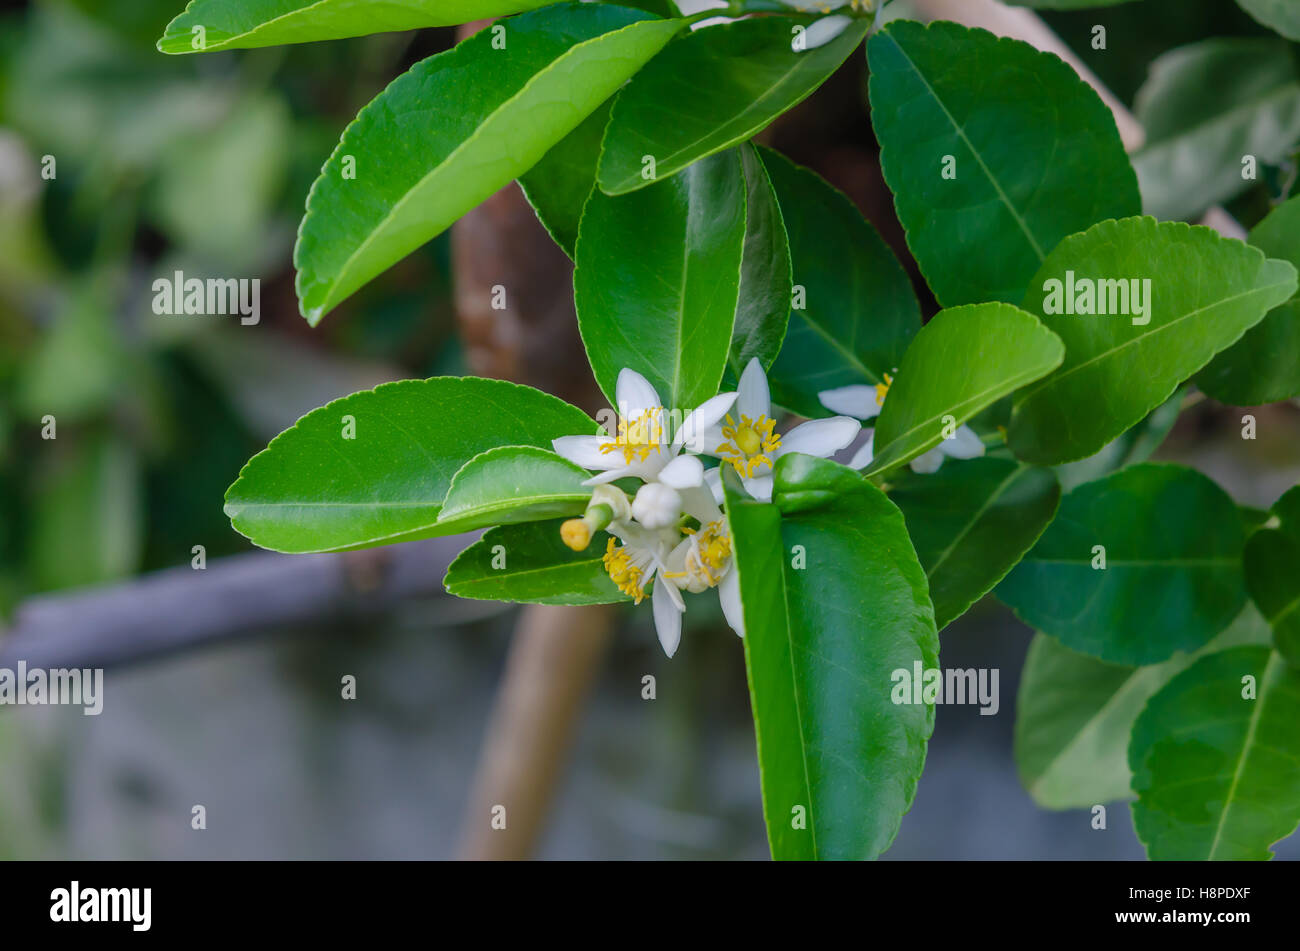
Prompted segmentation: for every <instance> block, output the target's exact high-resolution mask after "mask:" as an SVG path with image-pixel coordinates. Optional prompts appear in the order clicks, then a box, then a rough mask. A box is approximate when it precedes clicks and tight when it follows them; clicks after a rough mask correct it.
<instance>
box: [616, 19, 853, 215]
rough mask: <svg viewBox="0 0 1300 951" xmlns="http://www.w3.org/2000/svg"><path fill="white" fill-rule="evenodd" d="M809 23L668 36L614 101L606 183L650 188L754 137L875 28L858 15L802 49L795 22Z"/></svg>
mask: <svg viewBox="0 0 1300 951" xmlns="http://www.w3.org/2000/svg"><path fill="white" fill-rule="evenodd" d="M803 22H806V21H803ZM803 22H801V21H799V20H793V19H790V18H788V17H752V18H749V19H744V20H736V21H733V22H731V23H723V24H719V25H716V26H709V27H705V28H703V29H698V30H694V31H692V32H690V33H686V34H684V35H683V36H681V37H679V38H678V39H677V40H675V41H673V42H672V43H669V44H668V46H667V47H666V48H665V49H664V51H663V52H662V53H660V54H659V55H658V56H656V57H655V58H654V59H653V60H651V62H650V63H649V64H648V65H647V66H646V67H645V69H643V70H641V72H639V73H637V75H636V76H635V77H634V78H633V79H632V81H631V82H630V83H628V85H627V88H626V89H624V90H623V91H622V92H621V93H619V96H618V99H617V100H616V101H615V103H614V114H613V116H612V118H611V119H610V122H609V131H608V132H606V134H605V147H604V150H603V151H602V153H601V156H600V173H599V180H600V187H601V190H602V191H604V192H606V193H607V194H610V195H617V194H621V193H623V192H629V191H632V190H634V189H637V188H644V187H645V186H646V185H648V184H650V182H652V181H655V180H656V179H657V180H660V181H662V180H663V179H665V178H668V177H669V176H670V175H675V174H677V173H678V172H680V171H681V170H682V169H684V168H686V167H687V166H688V165H690V164H691V163H692V162H695V161H697V160H699V159H701V158H703V157H704V156H706V155H712V154H713V153H714V152H720V151H722V150H723V149H725V148H727V147H728V146H732V145H735V144H736V143H738V142H744V141H745V140H747V139H749V138H750V137H751V136H753V135H756V134H757V133H758V132H760V131H762V130H763V129H764V128H765V127H766V126H767V124H768V123H769V122H771V121H772V120H773V119H775V118H776V117H777V116H779V115H780V114H781V113H783V112H785V111H786V110H787V109H789V108H791V107H792V106H794V105H795V104H796V103H799V102H801V101H803V99H804V98H805V97H807V96H808V95H809V94H810V93H811V92H812V91H813V90H814V89H816V88H817V87H818V86H820V85H821V84H822V83H823V82H825V81H826V79H827V78H828V77H829V76H830V75H831V73H833V72H835V70H836V68H837V67H838V66H839V65H840V63H842V62H844V60H845V58H847V57H848V55H849V53H851V52H852V51H853V50H854V49H855V48H856V47H857V45H858V44H859V43H861V42H862V38H863V37H864V36H866V35H867V29H868V27H869V26H870V24H869V23H868V21H866V20H857V21H855V22H854V23H852V24H850V25H849V26H848V28H847V29H845V30H844V32H843V33H841V34H840V35H839V36H837V37H836V38H835V39H833V40H831V41H830V42H829V43H827V44H825V45H824V46H819V47H817V48H815V49H811V50H806V51H804V52H798V53H796V52H795V51H794V50H792V49H791V45H790V44H791V38H792V28H793V27H794V26H795V25H803ZM646 157H651V158H653V159H654V162H655V171H654V175H655V177H654V178H648V177H645V176H643V170H644V169H645V167H646V166H645V165H644V164H643V162H644V160H645V158H646Z"/></svg>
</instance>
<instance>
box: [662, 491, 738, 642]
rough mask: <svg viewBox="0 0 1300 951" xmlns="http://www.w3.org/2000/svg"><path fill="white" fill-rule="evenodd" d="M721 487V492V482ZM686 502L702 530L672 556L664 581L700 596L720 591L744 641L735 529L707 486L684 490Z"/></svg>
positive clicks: (725, 611) (733, 626) (724, 608)
mask: <svg viewBox="0 0 1300 951" xmlns="http://www.w3.org/2000/svg"><path fill="white" fill-rule="evenodd" d="M712 471H714V472H716V471H717V470H712ZM718 486H719V489H720V488H721V483H720V482H719V483H718ZM682 499H683V502H684V504H685V506H686V512H687V514H689V515H692V516H694V517H695V518H697V519H698V520H699V522H700V529H699V531H697V532H692V533H691V534H689V535H687V537H686V538H684V539H682V540H681V541H680V542H678V543H677V546H676V547H675V548H673V550H672V551H671V552H670V553H669V555H668V571H667V572H666V573H665V574H664V576H663V577H665V578H667V579H668V580H669V581H672V582H674V583H675V584H676V585H678V587H680V588H683V589H685V590H686V591H690V592H693V593H696V594H698V593H699V592H701V591H707V590H708V589H709V588H717V589H718V601H719V603H720V604H721V605H722V614H723V616H724V617H725V618H726V619H727V624H729V625H730V626H731V629H732V630H733V631H735V632H736V634H738V635H739V636H740V637H744V636H745V616H744V611H743V609H742V607H741V603H740V576H739V574H738V573H737V572H736V568H735V562H734V559H733V558H732V551H733V546H732V542H731V526H730V525H729V524H728V522H727V518H726V516H725V515H723V514H722V509H721V508H719V507H718V502H717V500H716V498H715V497H714V493H713V490H712V489H711V488H710V487H709V486H708V485H707V484H702V485H698V486H694V487H692V488H689V489H685V490H683V492H682Z"/></svg>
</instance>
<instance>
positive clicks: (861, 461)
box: [849, 429, 876, 469]
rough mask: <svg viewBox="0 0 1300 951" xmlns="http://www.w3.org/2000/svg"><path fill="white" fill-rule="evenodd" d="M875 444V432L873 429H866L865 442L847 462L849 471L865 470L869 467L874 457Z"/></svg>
mask: <svg viewBox="0 0 1300 951" xmlns="http://www.w3.org/2000/svg"><path fill="white" fill-rule="evenodd" d="M875 442H876V431H875V430H874V429H868V430H867V441H866V442H864V443H863V444H862V445H861V446H859V447H858V451H857V452H855V453H854V454H853V458H852V459H850V460H849V468H850V469H865V468H866V467H867V466H869V465H871V460H872V459H874V458H875V457H876V451H875V448H874V444H875Z"/></svg>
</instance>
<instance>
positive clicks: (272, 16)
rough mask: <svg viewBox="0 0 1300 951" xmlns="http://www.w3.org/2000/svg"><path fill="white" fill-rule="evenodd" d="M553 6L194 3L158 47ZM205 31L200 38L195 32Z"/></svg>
mask: <svg viewBox="0 0 1300 951" xmlns="http://www.w3.org/2000/svg"><path fill="white" fill-rule="evenodd" d="M548 2H549V0H190V3H189V5H188V6H187V7H186V8H185V12H184V13H182V14H181V15H180V16H178V17H177V18H176V19H174V20H172V22H171V23H169V24H167V29H166V31H165V32H164V33H163V35H162V38H161V39H160V40H159V41H158V49H159V50H161V51H162V52H164V53H195V52H212V51H214V50H228V49H249V48H252V47H258V46H279V45H280V44H283V43H314V42H316V41H318V40H337V39H342V38H344V37H349V36H369V35H370V34H371V33H388V32H395V31H398V30H418V29H422V28H423V27H429V26H455V25H456V24H458V23H471V22H473V21H474V20H495V19H496V18H497V17H500V16H506V15H507V14H511V13H518V12H519V11H520V10H531V9H532V8H534V7H541V6H545V5H546V4H547V3H548ZM200 27H201V28H202V34H201V35H200V34H199V33H198V32H197V31H198V28H200Z"/></svg>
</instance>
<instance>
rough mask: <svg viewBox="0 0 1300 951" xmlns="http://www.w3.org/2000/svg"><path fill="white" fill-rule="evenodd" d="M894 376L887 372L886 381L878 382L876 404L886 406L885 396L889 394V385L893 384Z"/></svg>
mask: <svg viewBox="0 0 1300 951" xmlns="http://www.w3.org/2000/svg"><path fill="white" fill-rule="evenodd" d="M893 382H894V378H893V377H892V376H890V375H889V374H888V373H886V374H885V382H884V383H877V384H876V405H877V406H884V405H885V397H886V396H888V395H889V387H890V386H891V385H893Z"/></svg>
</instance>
